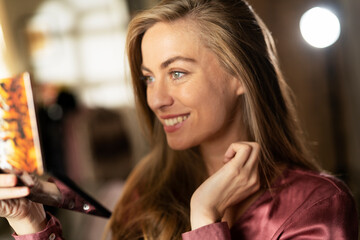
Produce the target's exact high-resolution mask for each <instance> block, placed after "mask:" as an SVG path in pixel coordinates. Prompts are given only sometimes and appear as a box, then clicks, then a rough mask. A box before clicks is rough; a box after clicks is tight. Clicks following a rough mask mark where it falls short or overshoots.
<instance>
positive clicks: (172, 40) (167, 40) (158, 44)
mask: <svg viewBox="0 0 360 240" xmlns="http://www.w3.org/2000/svg"><path fill="white" fill-rule="evenodd" d="M204 48H205V47H204V46H203V44H202V42H201V41H200V38H199V34H198V31H197V30H196V27H195V26H194V23H192V22H191V21H188V20H178V21H175V22H171V23H165V22H158V23H156V24H155V25H153V26H152V27H151V28H149V29H148V30H147V31H146V32H145V34H144V37H143V39H142V42H141V52H142V55H143V61H144V63H145V64H146V63H147V62H150V61H155V60H156V59H167V58H169V57H173V56H174V55H182V56H185V57H190V56H194V55H199V54H201V52H202V51H203V50H204Z"/></svg>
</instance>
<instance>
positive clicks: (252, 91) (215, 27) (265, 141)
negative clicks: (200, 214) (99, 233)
mask: <svg viewBox="0 0 360 240" xmlns="http://www.w3.org/2000/svg"><path fill="white" fill-rule="evenodd" d="M180 19H182V20H187V21H191V23H193V24H195V26H196V29H197V30H198V34H199V36H200V38H201V40H202V41H203V44H204V45H205V46H206V47H208V48H209V49H210V50H211V51H213V53H215V54H216V56H217V57H218V59H219V61H220V63H221V64H222V66H223V67H224V69H226V70H227V71H228V72H229V73H230V74H232V75H234V76H237V77H238V79H241V81H242V84H243V86H244V87H245V94H244V95H242V98H243V99H242V100H243V105H244V107H243V110H242V111H243V112H242V115H243V123H242V124H244V126H245V127H246V130H247V133H248V136H249V139H248V140H249V141H255V142H257V143H258V144H259V145H260V147H261V160H260V167H259V173H260V176H261V183H262V186H263V187H269V186H270V183H269V182H270V180H271V179H272V178H273V177H274V176H276V175H277V174H278V173H279V169H278V166H279V164H282V163H284V164H288V165H296V166H299V167H303V168H307V169H314V170H315V169H316V170H318V167H317V165H316V164H315V163H314V161H313V159H312V157H311V156H310V154H309V152H308V148H307V147H306V146H305V140H304V137H303V133H302V132H301V130H300V128H299V126H298V122H297V117H296V114H295V111H294V107H293V104H292V100H291V99H290V91H289V88H288V86H287V84H286V82H285V81H284V78H283V76H282V74H281V72H280V69H279V65H278V62H277V54H276V50H275V47H274V42H273V39H272V37H271V34H270V32H269V30H268V29H267V27H266V26H265V24H264V23H263V22H262V20H261V19H260V18H259V17H258V16H257V15H256V13H255V12H254V11H253V10H252V8H251V7H250V6H249V5H248V4H247V3H246V2H245V1H241V0H164V1H161V2H160V3H159V4H158V5H157V6H155V7H154V8H152V9H149V10H146V11H144V12H142V13H140V14H138V15H137V16H135V18H134V19H133V20H132V21H131V23H130V25H129V30H128V37H127V54H128V59H129V64H130V70H131V76H132V81H133V86H134V93H135V100H136V107H137V111H138V114H139V118H140V120H141V122H142V123H143V127H144V131H145V133H146V135H147V137H148V140H149V142H150V143H151V149H152V150H151V152H150V153H149V154H148V155H147V156H146V157H145V158H144V159H143V160H142V161H141V162H140V163H139V164H138V165H137V167H136V168H135V169H134V171H133V172H132V174H131V175H130V177H129V178H128V181H127V183H126V187H125V190H124V193H123V195H122V197H121V199H120V201H119V202H118V204H117V206H116V209H115V211H114V213H113V216H112V219H111V230H112V233H113V239H141V238H144V239H160V240H162V239H164V240H165V239H181V233H183V232H185V231H188V230H190V220H189V218H190V217H189V214H190V198H191V195H192V193H193V192H194V191H195V190H196V188H197V187H198V186H199V185H200V184H201V183H202V182H203V181H204V180H205V179H206V177H207V175H206V169H205V165H204V163H203V161H202V159H201V156H200V154H199V151H198V149H197V148H196V147H194V148H192V149H188V150H184V151H175V150H172V149H170V148H169V147H168V145H167V143H166V138H165V134H164V131H163V129H162V127H161V124H160V122H159V121H158V120H157V118H156V117H155V115H154V114H153V113H152V111H151V109H150V108H149V107H148V105H147V102H146V86H145V85H144V84H143V83H142V82H141V81H140V80H139V79H140V78H141V77H142V73H141V70H140V66H141V64H142V54H141V41H142V37H143V35H144V33H145V32H146V31H147V30H148V29H149V28H151V27H152V26H153V25H154V24H156V23H157V22H175V21H177V20H180Z"/></svg>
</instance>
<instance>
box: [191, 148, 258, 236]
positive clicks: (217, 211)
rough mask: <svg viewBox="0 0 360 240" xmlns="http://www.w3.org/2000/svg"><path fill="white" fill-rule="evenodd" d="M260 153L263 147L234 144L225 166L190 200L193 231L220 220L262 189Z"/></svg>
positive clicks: (227, 154)
mask: <svg viewBox="0 0 360 240" xmlns="http://www.w3.org/2000/svg"><path fill="white" fill-rule="evenodd" d="M259 153H260V146H259V145H258V144H257V143H254V142H238V143H233V144H231V146H230V147H229V148H228V150H227V151H226V153H225V158H224V166H223V167H221V168H220V169H219V170H218V171H217V172H216V173H214V174H213V175H212V176H210V177H209V178H208V179H207V180H206V181H205V182H203V183H202V184H201V185H200V186H199V188H198V189H197V190H196V191H195V192H194V194H193V196H192V198H191V204H190V205H191V213H190V221H191V227H192V229H196V228H199V227H202V226H205V225H207V224H210V223H214V222H216V221H219V220H221V218H222V217H223V216H224V213H225V210H226V209H227V208H229V207H231V206H234V205H235V204H237V203H239V202H241V201H243V200H244V199H246V198H247V197H249V196H250V195H252V194H253V193H255V192H256V191H258V190H259V188H260V178H259V173H258V162H259Z"/></svg>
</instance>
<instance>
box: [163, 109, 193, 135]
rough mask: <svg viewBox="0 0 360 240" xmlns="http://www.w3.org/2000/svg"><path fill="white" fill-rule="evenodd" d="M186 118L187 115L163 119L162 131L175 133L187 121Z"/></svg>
mask: <svg viewBox="0 0 360 240" xmlns="http://www.w3.org/2000/svg"><path fill="white" fill-rule="evenodd" d="M188 117H189V114H187V115H183V116H175V117H163V119H164V130H165V131H166V132H168V133H171V132H175V131H176V130H178V129H179V128H180V127H181V126H182V125H183V123H184V121H185V120H186V119H188Z"/></svg>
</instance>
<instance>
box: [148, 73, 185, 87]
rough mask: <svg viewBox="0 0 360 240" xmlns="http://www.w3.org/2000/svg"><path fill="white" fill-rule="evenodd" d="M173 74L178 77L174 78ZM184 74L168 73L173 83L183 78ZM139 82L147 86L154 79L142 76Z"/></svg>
mask: <svg viewBox="0 0 360 240" xmlns="http://www.w3.org/2000/svg"><path fill="white" fill-rule="evenodd" d="M175 74H179V75H180V76H178V77H174V75H175ZM185 74H186V73H185V72H180V71H171V72H170V73H169V75H170V78H171V79H172V80H174V81H176V80H180V79H181V78H183V77H184V76H185ZM141 80H142V81H143V82H144V83H145V85H149V84H151V83H152V82H154V81H155V78H154V77H152V76H142V77H141Z"/></svg>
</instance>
